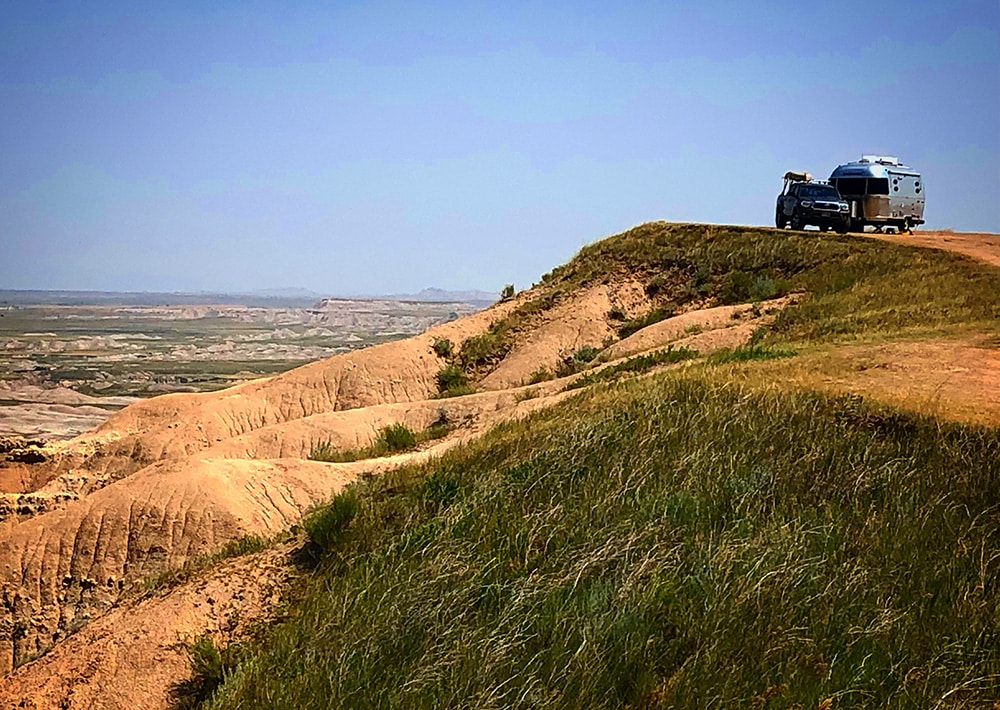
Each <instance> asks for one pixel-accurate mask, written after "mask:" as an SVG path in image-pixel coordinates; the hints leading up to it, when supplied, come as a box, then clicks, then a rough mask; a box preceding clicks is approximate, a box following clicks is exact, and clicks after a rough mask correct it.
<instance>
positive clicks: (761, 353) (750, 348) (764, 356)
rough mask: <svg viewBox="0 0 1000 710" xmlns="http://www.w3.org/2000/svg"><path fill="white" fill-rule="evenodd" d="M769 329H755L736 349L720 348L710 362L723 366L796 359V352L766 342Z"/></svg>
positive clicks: (710, 358) (709, 359)
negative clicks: (735, 363) (737, 363)
mask: <svg viewBox="0 0 1000 710" xmlns="http://www.w3.org/2000/svg"><path fill="white" fill-rule="evenodd" d="M766 337H767V328H765V327H763V326H760V327H757V328H754V331H753V333H751V334H750V337H749V338H748V339H747V342H745V343H744V344H743V345H740V346H738V347H735V348H720V349H718V350H716V351H715V352H713V353H712V354H710V355H709V356H708V362H710V363H712V364H716V365H717V364H721V363H725V362H747V361H749V360H778V359H780V358H785V357H795V355H796V352H795V351H794V350H790V349H788V348H779V347H777V346H774V345H768V344H766V343H765V342H764V340H765V338H766Z"/></svg>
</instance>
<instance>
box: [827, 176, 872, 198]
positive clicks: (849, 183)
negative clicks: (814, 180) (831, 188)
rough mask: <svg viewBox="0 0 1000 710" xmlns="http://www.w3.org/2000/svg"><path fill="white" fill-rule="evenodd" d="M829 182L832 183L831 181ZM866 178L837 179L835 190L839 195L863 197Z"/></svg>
mask: <svg viewBox="0 0 1000 710" xmlns="http://www.w3.org/2000/svg"><path fill="white" fill-rule="evenodd" d="M830 182H833V180H831V181H830ZM866 182H867V178H863V177H862V178H839V179H838V180H837V182H836V186H837V189H838V190H840V194H841V195H864V194H866V190H865V183H866Z"/></svg>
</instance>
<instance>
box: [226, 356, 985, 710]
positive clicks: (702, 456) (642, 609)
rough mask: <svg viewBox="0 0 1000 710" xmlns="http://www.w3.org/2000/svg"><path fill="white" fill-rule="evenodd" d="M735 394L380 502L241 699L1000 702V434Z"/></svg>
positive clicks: (612, 406)
mask: <svg viewBox="0 0 1000 710" xmlns="http://www.w3.org/2000/svg"><path fill="white" fill-rule="evenodd" d="M711 376H712V375H711V373H710V372H709V373H707V374H701V375H699V374H697V372H694V373H689V374H688V375H685V376H684V377H676V376H661V377H659V378H656V379H654V380H648V379H646V380H642V381H630V382H627V383H624V384H617V385H612V386H602V387H598V388H597V389H596V390H590V391H588V392H585V393H584V394H583V395H581V396H580V397H577V398H574V399H573V400H570V401H568V402H566V403H564V404H563V405H560V406H558V407H556V408H554V409H552V410H549V411H546V412H544V413H541V414H538V415H535V416H534V417H532V418H531V419H530V420H528V421H525V422H521V423H515V424H509V425H505V426H502V427H500V428H498V429H497V430H495V431H493V432H492V433H490V434H489V435H487V436H486V437H485V438H484V439H482V440H480V441H479V442H477V443H474V444H472V445H470V446H468V447H464V448H462V449H460V450H457V451H454V452H452V453H450V454H448V455H446V456H445V457H443V458H442V459H441V460H440V461H437V462H433V463H430V464H427V465H424V466H422V467H411V468H406V469H403V470H400V471H397V472H396V473H393V474H388V475H386V476H384V477H382V478H378V479H373V480H371V481H368V482H366V483H364V484H360V485H358V486H357V487H355V488H354V489H353V490H351V491H349V492H348V493H346V494H345V495H344V496H343V499H342V501H340V502H338V504H337V505H336V506H335V509H336V510H337V511H339V512H338V515H336V516H331V518H332V520H333V523H332V524H331V529H330V530H327V531H326V532H327V533H328V534H326V535H324V536H320V537H321V538H322V539H323V540H324V541H325V545H326V546H327V549H326V550H325V553H324V559H323V561H322V563H321V565H320V567H319V569H318V571H317V573H316V574H315V575H314V576H313V577H312V579H311V580H310V581H309V582H308V584H307V586H306V588H305V589H303V590H301V596H300V598H299V600H298V601H297V602H296V603H294V604H293V605H292V607H291V609H290V613H289V617H288V619H287V620H286V621H285V622H283V623H281V624H279V625H277V626H275V627H274V628H273V629H272V630H271V631H270V632H269V633H268V635H266V636H265V637H264V638H262V639H260V640H259V642H258V644H257V645H256V647H255V649H254V650H253V651H252V652H251V654H250V655H249V656H248V657H247V658H246V659H245V660H244V661H243V663H242V664H241V665H240V666H239V667H238V669H237V670H236V672H235V673H234V674H233V675H232V676H231V677H230V678H229V680H228V682H227V683H226V684H225V685H224V686H223V689H222V690H223V692H222V693H221V695H220V696H219V697H218V698H217V699H216V701H215V702H214V704H213V707H244V708H248V707H273V708H278V707H297V708H309V707H316V708H320V707H386V708H390V707H407V708H439V707H567V708H576V707H609V708H610V707H614V708H619V707H626V706H628V707H685V708H687V707H776V708H777V707H781V708H786V707H803V708H814V707H817V706H818V705H819V704H820V703H821V702H823V701H824V700H826V699H831V698H832V699H833V702H834V707H913V708H927V707H934V706H935V704H936V703H938V702H939V701H941V702H943V706H945V707H954V706H965V707H973V706H976V705H974V703H977V702H983V701H985V700H987V699H992V698H994V697H995V693H996V689H997V687H998V685H997V681H998V678H1000V626H998V624H1000V612H998V591H1000V556H998V555H997V550H998V549H1000V506H998V505H997V501H998V500H1000V495H998V494H1000V434H998V432H997V431H996V430H985V429H976V428H970V427H964V426H952V425H941V424H940V423H938V422H935V421H932V420H922V419H917V418H913V417H909V416H905V415H901V414H899V413H895V412H892V411H886V410H880V409H873V408H870V407H868V406H866V405H864V404H862V403H859V402H858V401H857V400H856V399H849V398H840V399H831V398H828V397H821V396H817V395H809V394H790V393H760V392H754V391H746V390H742V389H740V388H737V387H735V386H732V385H727V384H725V383H719V382H712V381H711V380H710V379H709V380H706V379H701V378H702V377H708V378H710V377H711Z"/></svg>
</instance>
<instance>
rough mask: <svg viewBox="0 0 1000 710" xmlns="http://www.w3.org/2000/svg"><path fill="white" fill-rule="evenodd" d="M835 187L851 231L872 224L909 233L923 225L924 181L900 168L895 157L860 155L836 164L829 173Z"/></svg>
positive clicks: (913, 172) (908, 169) (856, 230)
mask: <svg viewBox="0 0 1000 710" xmlns="http://www.w3.org/2000/svg"><path fill="white" fill-rule="evenodd" d="M830 184H831V185H833V186H835V187H836V188H837V190H838V191H839V192H840V194H841V196H842V197H843V198H844V199H845V200H847V202H848V204H850V208H851V231H854V232H858V231H862V230H863V229H864V228H865V225H872V226H873V227H875V231H877V232H880V231H882V230H883V229H884V228H885V227H895V228H896V230H897V231H899V232H900V233H902V232H909V231H912V230H913V228H914V227H916V226H917V225H920V224H923V223H924V181H923V178H921V176H920V173H918V172H917V171H916V170H914V169H913V168H909V167H907V166H905V165H900V163H899V159H898V158H893V157H890V156H886V155H862V156H861V160H858V161H857V162H854V163H845V164H844V165H839V166H837V168H836V169H835V170H834V171H833V172H832V173H831V174H830Z"/></svg>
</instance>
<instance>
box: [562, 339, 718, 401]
mask: <svg viewBox="0 0 1000 710" xmlns="http://www.w3.org/2000/svg"><path fill="white" fill-rule="evenodd" d="M696 357H698V351H697V350H695V349H693V348H687V347H680V348H675V347H674V346H673V345H668V346H667V347H666V348H664V349H663V350H654V351H653V352H649V353H642V354H641V355H636V356H634V357H630V358H628V359H626V360H622V361H621V362H616V363H615V364H614V365H609V366H608V367H605V368H602V369H600V370H598V371H597V372H588V373H587V374H586V375H584V376H583V377H578V378H577V379H575V380H573V381H572V382H570V383H569V384H568V385H566V387H565V389H567V390H575V389H580V388H582V387H587V386H589V385H592V384H595V383H597V382H611V381H613V380H617V379H619V378H621V377H622V376H624V375H626V374H641V373H643V372H647V371H649V370H652V369H653V368H654V367H658V366H660V365H672V364H674V363H678V362H684V361H685V360H693V359H694V358H696Z"/></svg>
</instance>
